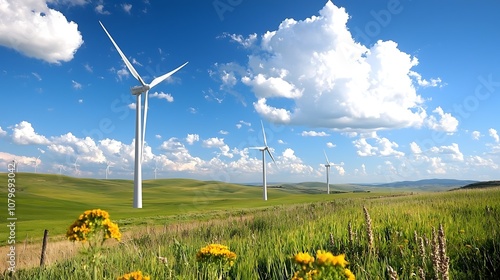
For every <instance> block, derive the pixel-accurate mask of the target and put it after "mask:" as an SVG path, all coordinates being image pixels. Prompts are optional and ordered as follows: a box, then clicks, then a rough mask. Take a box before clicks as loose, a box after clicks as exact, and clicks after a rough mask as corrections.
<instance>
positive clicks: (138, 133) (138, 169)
mask: <svg viewBox="0 0 500 280" xmlns="http://www.w3.org/2000/svg"><path fill="white" fill-rule="evenodd" d="M99 23H100V24H101V26H102V29H104V32H106V34H107V35H108V37H109V39H110V40H111V42H112V43H113V45H114V46H115V48H116V50H117V51H118V53H119V54H120V56H121V58H122V60H123V62H124V63H125V65H126V66H127V69H128V70H129V71H130V73H131V74H132V76H134V78H136V79H137V80H138V81H139V82H140V83H141V85H140V86H135V87H132V89H131V92H132V95H135V96H136V98H137V102H136V108H135V111H136V119H135V166H134V203H133V206H134V208H142V153H143V152H142V150H143V148H144V137H145V134H146V119H147V117H148V93H149V90H150V89H152V88H153V87H154V86H156V85H157V84H159V83H161V82H163V81H164V80H165V79H167V78H168V77H170V76H171V75H172V74H174V73H175V72H177V71H179V70H180V69H181V68H182V67H184V66H185V65H186V64H187V62H186V63H184V64H182V65H181V66H179V67H177V68H176V69H174V70H172V71H170V72H168V73H166V74H163V75H161V76H159V77H156V78H154V79H153V81H152V82H151V83H150V84H146V83H145V82H144V80H143V79H142V78H141V76H139V73H137V71H136V70H135V69H134V66H132V64H131V63H130V61H129V60H128V59H127V57H126V56H125V54H123V52H122V51H121V49H120V47H118V45H117V44H116V43H115V41H114V40H113V38H112V37H111V35H109V33H108V31H107V30H106V28H105V27H104V25H103V24H102V23H101V22H100V21H99ZM143 93H145V97H144V120H143V121H144V122H143V123H141V118H142V106H141V102H142V94H143Z"/></svg>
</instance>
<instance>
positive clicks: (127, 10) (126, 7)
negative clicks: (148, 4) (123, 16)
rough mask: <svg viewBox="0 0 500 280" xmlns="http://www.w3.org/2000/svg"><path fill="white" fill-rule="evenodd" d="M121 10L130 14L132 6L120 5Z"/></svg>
mask: <svg viewBox="0 0 500 280" xmlns="http://www.w3.org/2000/svg"><path fill="white" fill-rule="evenodd" d="M122 9H123V11H125V13H127V14H130V11H131V10H132V4H128V3H125V4H122Z"/></svg>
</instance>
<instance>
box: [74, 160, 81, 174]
mask: <svg viewBox="0 0 500 280" xmlns="http://www.w3.org/2000/svg"><path fill="white" fill-rule="evenodd" d="M77 161H78V157H76V159H75V163H73V166H74V167H75V174H76V175H78V174H79V173H80V171H79V170H78V166H80V165H79V164H77V163H76V162H77Z"/></svg>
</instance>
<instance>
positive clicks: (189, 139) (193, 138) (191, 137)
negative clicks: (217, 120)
mask: <svg viewBox="0 0 500 280" xmlns="http://www.w3.org/2000/svg"><path fill="white" fill-rule="evenodd" d="M197 141H200V136H199V135H198V134H188V135H187V137H186V142H187V143H188V144H189V145H193V144H194V142H197Z"/></svg>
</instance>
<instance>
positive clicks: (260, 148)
mask: <svg viewBox="0 0 500 280" xmlns="http://www.w3.org/2000/svg"><path fill="white" fill-rule="evenodd" d="M249 149H251V150H265V149H266V147H249Z"/></svg>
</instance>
